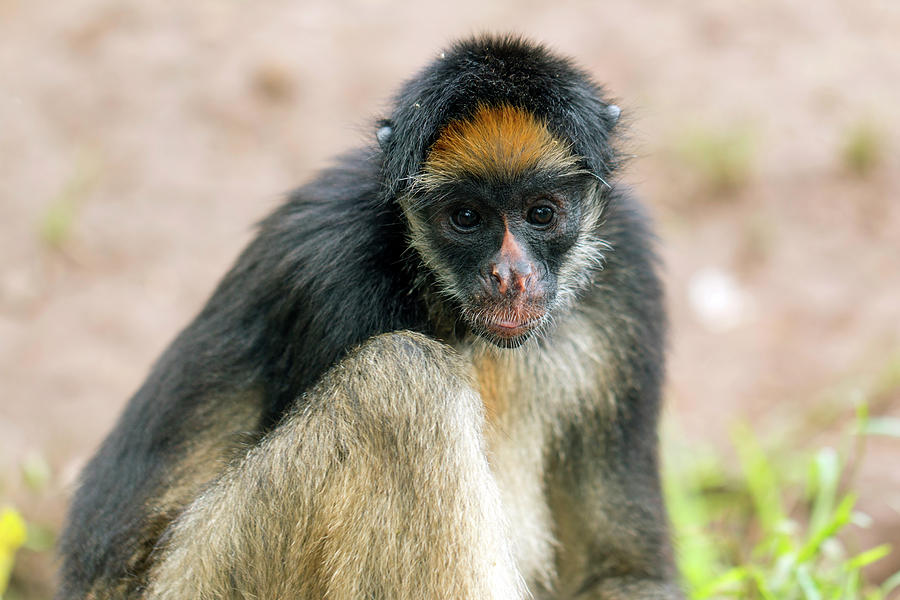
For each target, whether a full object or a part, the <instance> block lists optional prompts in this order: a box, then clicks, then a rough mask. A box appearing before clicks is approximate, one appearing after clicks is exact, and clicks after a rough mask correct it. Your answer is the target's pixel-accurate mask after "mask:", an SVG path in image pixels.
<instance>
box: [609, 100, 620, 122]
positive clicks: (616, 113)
mask: <svg viewBox="0 0 900 600" xmlns="http://www.w3.org/2000/svg"><path fill="white" fill-rule="evenodd" d="M606 114H607V116H608V117H609V119H608V120H609V122H610V125H615V124H616V123H618V122H619V117H620V116H621V115H622V109H621V108H619V107H618V106H617V105H615V104H608V105H606Z"/></svg>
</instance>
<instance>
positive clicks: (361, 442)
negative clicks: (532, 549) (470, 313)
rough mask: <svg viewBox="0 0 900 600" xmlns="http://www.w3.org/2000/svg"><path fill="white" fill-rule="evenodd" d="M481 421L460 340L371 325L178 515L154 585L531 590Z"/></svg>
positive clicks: (366, 594) (287, 595)
mask: <svg viewBox="0 0 900 600" xmlns="http://www.w3.org/2000/svg"><path fill="white" fill-rule="evenodd" d="M482 421H483V417H482V408H481V403H480V399H479V397H478V395H477V393H476V392H474V391H473V388H472V387H471V385H470V382H469V380H468V378H467V375H466V368H465V365H464V363H463V362H462V360H461V359H460V357H459V356H458V355H457V354H456V353H455V352H454V351H453V350H451V349H450V348H449V347H447V346H445V345H443V344H440V343H437V342H434V341H432V340H429V339H428V338H425V337H423V336H421V335H417V334H411V333H398V334H390V335H384V336H379V337H376V338H373V339H372V340H369V341H368V342H367V343H366V344H364V345H363V346H362V347H361V348H360V349H359V350H358V351H356V352H355V353H353V354H351V355H350V356H349V357H348V358H346V359H344V360H343V361H342V362H340V363H339V364H338V365H336V366H335V367H334V368H332V369H331V370H330V371H329V372H328V373H327V374H326V375H325V377H324V378H323V380H322V381H321V382H320V383H319V384H318V385H317V386H316V387H315V388H313V390H312V391H311V392H310V393H309V395H308V397H307V398H306V401H305V402H304V403H303V405H302V409H298V410H296V411H295V412H293V413H292V414H289V415H288V416H287V417H286V418H285V421H284V422H283V423H282V424H281V425H279V426H278V427H277V428H276V429H275V431H274V432H272V434H270V435H269V436H268V437H267V438H265V439H264V440H263V441H262V442H261V443H260V444H259V445H258V446H257V447H256V448H254V449H253V450H251V451H250V452H249V453H248V454H247V456H246V457H245V458H244V459H243V460H242V461H241V462H239V463H237V464H236V465H234V466H233V467H231V468H229V469H228V470H227V471H226V472H225V474H224V475H223V476H222V478H221V479H220V480H219V481H218V482H216V483H215V484H214V485H213V486H212V487H211V488H210V489H209V490H208V491H207V492H205V493H204V494H202V495H201V496H199V497H198V498H197V500H196V501H195V502H194V503H193V505H192V506H190V507H189V508H188V510H187V511H186V512H185V514H184V515H183V516H182V517H181V518H180V519H179V520H178V521H177V522H176V523H175V524H174V525H173V527H172V530H171V531H170V534H169V537H168V539H167V540H166V542H165V549H164V550H163V551H162V552H163V554H162V556H161V558H160V561H159V563H158V567H157V568H156V569H155V570H154V572H153V573H152V575H151V584H150V588H149V590H148V594H147V597H148V598H171V599H173V600H175V599H177V600H181V599H183V598H197V599H206V598H209V599H212V598H216V599H219V598H254V599H255V598H260V599H268V598H271V599H275V598H278V599H299V598H310V599H312V598H315V599H319V598H325V597H327V598H332V599H344V598H346V599H351V598H353V599H356V598H392V599H401V600H404V599H413V598H415V599H422V598H424V599H428V598H454V599H455V598H479V599H480V598H519V597H521V595H522V593H521V590H520V588H519V581H520V578H519V575H518V573H517V571H516V568H515V565H514V563H513V559H512V557H511V554H510V549H509V547H508V537H507V535H506V528H505V523H504V517H503V514H502V511H501V507H500V502H499V496H498V491H497V487H496V483H495V482H494V480H493V478H492V476H491V472H490V470H489V468H488V464H487V460H486V458H485V454H484V449H483V443H482V436H481V428H482V424H483V423H482Z"/></svg>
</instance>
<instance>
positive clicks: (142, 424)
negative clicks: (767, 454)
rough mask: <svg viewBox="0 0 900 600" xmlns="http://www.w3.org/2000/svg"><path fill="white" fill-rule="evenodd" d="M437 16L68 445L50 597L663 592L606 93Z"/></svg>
mask: <svg viewBox="0 0 900 600" xmlns="http://www.w3.org/2000/svg"><path fill="white" fill-rule="evenodd" d="M603 93H604V92H603V90H602V88H601V87H600V86H598V85H597V84H595V83H594V82H593V81H592V80H591V78H590V77H589V76H588V75H587V74H586V73H585V72H584V71H582V70H581V69H579V68H578V67H576V66H575V65H574V64H573V63H572V62H570V61H569V60H568V59H566V58H561V57H559V56H557V55H555V54H553V53H552V52H550V51H549V50H547V49H546V48H545V47H543V46H541V45H538V44H535V43H532V42H529V41H526V40H523V39H521V38H519V37H514V36H480V37H474V38H471V39H466V40H463V41H459V42H457V43H455V44H454V45H452V46H451V47H450V48H449V49H448V50H447V51H446V52H444V53H442V54H440V56H439V57H436V58H435V59H434V60H433V62H431V63H430V64H429V65H427V66H426V67H425V68H424V69H423V70H422V71H421V72H419V73H418V75H416V76H415V77H413V78H412V79H411V80H409V81H408V82H406V84H405V85H404V86H403V87H402V88H401V90H400V92H399V94H398V95H397V96H396V98H395V100H394V103H393V108H392V110H391V112H390V114H388V115H386V117H385V118H384V119H382V120H380V121H378V122H376V124H375V126H374V127H373V135H372V143H371V144H370V145H369V147H367V148H365V149H363V150H360V151H356V152H353V153H350V154H348V155H346V156H344V157H343V158H341V159H339V160H338V161H337V163H336V166H334V167H333V168H331V169H329V170H326V171H324V172H323V173H322V174H321V175H320V176H319V177H318V178H316V179H315V180H313V181H312V182H311V183H309V184H307V185H306V186H304V187H301V188H300V189H298V190H297V191H295V192H294V193H293V194H292V195H291V196H290V197H289V199H288V200H287V201H286V202H285V204H284V205H283V206H281V207H280V208H278V209H277V210H275V211H274V213H272V214H271V216H269V217H268V218H267V219H265V220H264V221H263V222H262V223H261V226H260V230H259V233H258V236H257V237H256V239H255V240H254V241H253V242H252V243H251V244H250V245H249V247H248V248H247V249H246V250H245V251H244V252H243V254H242V255H241V256H240V258H239V259H238V260H237V262H236V264H235V265H234V267H233V268H232V269H231V271H230V272H229V273H228V274H227V275H226V276H225V277H224V279H223V280H222V281H221V283H220V284H219V285H218V287H217V288H216V290H215V292H214V293H213V295H212V297H211V298H210V300H209V301H208V302H207V304H206V305H205V307H204V308H203V309H202V310H201V312H200V313H199V315H198V316H197V317H196V319H195V320H194V321H193V322H192V323H191V324H190V325H188V326H187V328H186V329H185V330H184V331H183V332H181V334H180V335H179V336H178V337H177V338H176V339H175V341H174V342H173V343H172V344H171V346H170V347H169V348H168V349H167V350H166V351H165V353H164V354H163V355H162V357H161V358H160V359H159V360H158V361H157V362H156V364H155V365H154V366H153V368H152V371H151V373H150V375H149V377H148V378H147V380H146V381H145V382H144V384H143V385H142V386H141V387H140V389H139V390H138V391H137V393H136V394H135V395H134V397H133V398H132V399H131V401H130V403H129V404H128V406H127V408H126V409H125V411H124V413H123V414H122V416H121V417H120V419H119V421H118V423H117V425H116V426H115V428H114V429H113V431H112V432H111V433H110V434H109V436H108V437H107V438H106V440H105V441H104V442H103V444H102V446H101V447H100V449H99V450H98V452H97V453H96V455H95V456H94V457H93V459H92V460H91V461H90V463H89V464H88V465H87V467H86V468H85V470H84V472H83V474H82V476H81V481H80V487H79V489H78V492H77V494H76V495H75V498H74V501H73V504H72V507H71V511H70V514H69V520H68V528H67V530H66V532H65V534H64V536H63V538H62V543H61V552H62V556H63V566H62V572H61V586H60V589H59V592H58V595H57V598H58V599H61V600H62V599H72V598H91V599H93V600H102V599H111V598H126V599H127V598H147V599H183V598H197V599H214V598H215V599H219V598H279V599H310V598H324V597H328V598H336V599H351V598H394V599H400V600H411V599H420V598H524V597H527V596H531V597H534V598H576V597H577V598H602V599H608V600H613V599H622V598H631V599H636V598H644V599H650V598H667V599H670V598H674V599H677V598H681V597H682V595H681V591H680V590H679V586H678V583H677V573H676V572H675V568H674V566H673V560H672V556H671V549H670V545H669V541H668V534H667V526H666V516H665V508H664V505H663V501H662V498H661V493H660V482H659V464H658V455H657V454H658V451H657V420H658V414H659V404H660V387H661V383H662V378H663V368H664V356H663V354H664V352H663V346H664V336H665V321H666V318H665V313H664V310H663V306H662V288H661V284H660V280H659V278H658V274H657V260H656V258H655V255H654V250H653V245H654V243H653V241H652V235H651V233H650V231H649V226H648V222H647V219H646V217H645V216H644V215H643V212H642V209H641V208H640V206H639V205H638V203H637V201H636V200H635V199H634V198H633V197H632V196H631V195H630V194H629V193H628V191H627V190H626V189H623V188H622V187H621V186H620V185H617V184H616V183H615V176H616V174H617V172H618V169H619V168H620V166H621V164H622V158H621V155H620V153H619V152H618V151H617V146H616V140H617V129H618V128H619V127H620V125H619V113H620V111H619V109H618V107H616V106H615V105H613V104H611V103H609V102H608V101H607V100H605V99H604V97H603Z"/></svg>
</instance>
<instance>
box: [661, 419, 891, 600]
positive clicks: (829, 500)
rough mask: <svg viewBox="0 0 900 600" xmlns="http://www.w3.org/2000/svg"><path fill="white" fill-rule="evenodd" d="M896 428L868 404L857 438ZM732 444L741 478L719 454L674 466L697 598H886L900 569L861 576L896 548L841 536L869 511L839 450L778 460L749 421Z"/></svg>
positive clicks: (675, 496) (675, 510)
mask: <svg viewBox="0 0 900 600" xmlns="http://www.w3.org/2000/svg"><path fill="white" fill-rule="evenodd" d="M896 425H897V424H895V423H893V422H888V421H884V420H869V419H868V418H867V414H866V412H865V410H861V411H860V413H859V419H858V427H857V429H856V430H855V431H854V432H853V434H852V435H853V440H854V441H855V442H858V440H859V438H857V437H856V436H857V435H861V434H865V433H869V432H871V433H880V434H888V435H892V434H900V429H895V428H894V427H896ZM848 435H849V434H848ZM733 440H734V445H735V449H736V451H737V455H738V461H739V464H740V470H741V473H740V475H738V476H734V475H729V474H728V472H727V470H726V469H725V468H724V466H723V465H722V463H721V462H720V461H718V460H716V459H715V458H712V457H713V456H714V455H712V454H711V453H707V455H706V457H705V458H702V459H700V460H694V461H691V460H690V459H689V460H687V461H684V460H679V461H678V462H679V464H680V465H681V466H680V467H679V468H678V469H674V470H673V469H669V470H668V472H667V476H666V493H667V496H668V502H669V509H670V513H671V518H672V524H673V527H674V529H675V538H676V546H677V550H678V556H679V566H680V568H681V572H682V574H683V576H684V579H685V584H686V587H687V589H688V597H689V598H691V600H705V599H708V598H726V597H735V598H746V599H762V600H857V599H865V600H883V599H886V598H887V597H888V595H889V594H890V593H891V591H892V590H894V589H895V588H898V587H900V573H898V574H897V575H895V576H893V577H891V578H890V579H888V580H887V581H886V582H884V583H883V584H882V585H881V586H873V585H870V584H867V583H866V582H865V580H864V579H863V577H862V569H863V568H864V567H866V566H867V565H869V564H871V563H873V562H876V561H878V560H880V559H882V558H884V557H885V556H887V555H888V554H889V553H890V552H891V548H890V546H888V545H887V544H884V545H880V546H877V547H875V548H871V549H868V550H865V551H863V552H859V553H851V552H848V550H847V548H846V546H845V544H844V543H843V541H842V537H841V536H840V534H841V533H845V532H846V530H847V528H849V527H851V526H854V525H856V526H865V525H866V524H867V517H865V515H862V514H860V513H858V512H856V511H855V510H854V507H855V503H856V496H855V494H854V493H852V492H847V491H843V490H842V487H841V482H842V475H843V474H844V471H845V464H844V460H843V459H842V456H841V453H839V452H837V451H835V450H834V449H832V448H824V449H822V450H820V451H818V452H817V453H815V454H814V455H813V456H812V457H809V458H807V459H805V463H806V464H805V465H802V464H801V466H803V467H805V468H804V469H800V470H798V469H796V468H795V467H796V466H797V464H796V463H795V462H794V461H791V460H779V461H773V460H771V459H770V457H769V456H768V455H767V453H766V452H764V451H763V449H762V447H761V445H760V444H759V441H758V440H757V439H756V437H755V436H754V435H753V433H752V432H751V431H750V430H749V429H748V428H746V427H742V428H738V429H737V430H736V431H735V433H734V436H733ZM854 445H858V444H854ZM676 450H677V449H676ZM675 455H676V459H677V456H678V453H677V451H676V453H675ZM803 471H805V472H806V477H805V479H806V482H805V484H804V483H803V482H801V481H800V480H801V479H803V478H801V477H800V474H801V473H802V472H803Z"/></svg>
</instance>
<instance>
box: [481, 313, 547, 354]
mask: <svg viewBox="0 0 900 600" xmlns="http://www.w3.org/2000/svg"><path fill="white" fill-rule="evenodd" d="M544 315H545V312H544V311H543V310H539V309H536V308H531V309H530V310H527V311H502V312H501V313H500V314H490V313H488V314H481V315H479V318H478V319H476V322H475V330H476V333H478V334H480V335H481V336H482V337H485V338H487V339H488V340H490V341H491V342H493V343H494V344H496V345H498V346H501V347H505V348H515V347H516V346H519V345H520V344H522V343H523V342H524V341H525V340H527V339H528V338H529V336H530V335H531V334H532V333H533V332H534V331H535V330H536V329H537V328H538V327H539V326H540V324H541V323H542V322H543V320H544Z"/></svg>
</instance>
